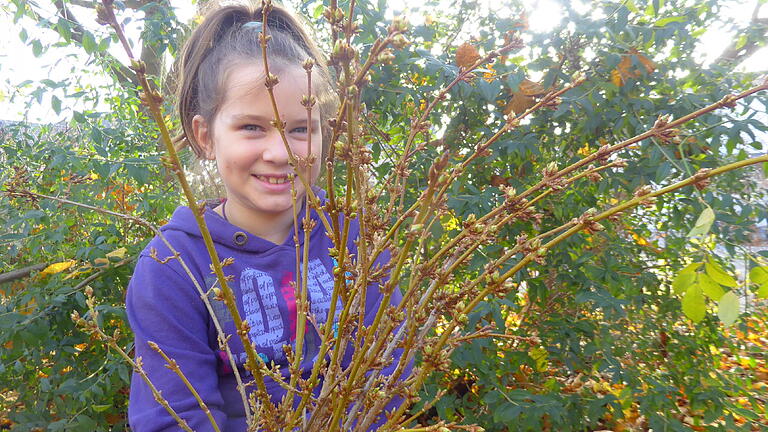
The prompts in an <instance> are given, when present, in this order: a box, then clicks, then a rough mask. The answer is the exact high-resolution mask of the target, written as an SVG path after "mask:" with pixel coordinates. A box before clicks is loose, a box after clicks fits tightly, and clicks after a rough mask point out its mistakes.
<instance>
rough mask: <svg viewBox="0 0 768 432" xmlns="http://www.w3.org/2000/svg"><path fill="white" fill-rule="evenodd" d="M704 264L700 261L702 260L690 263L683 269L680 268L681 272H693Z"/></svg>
mask: <svg viewBox="0 0 768 432" xmlns="http://www.w3.org/2000/svg"><path fill="white" fill-rule="evenodd" d="M703 264H704V263H700V262H695V263H690V264H688V265H687V266H685V267H684V268H683V269H682V270H680V273H693V272H695V271H696V270H698V269H699V267H701V266H702V265H703Z"/></svg>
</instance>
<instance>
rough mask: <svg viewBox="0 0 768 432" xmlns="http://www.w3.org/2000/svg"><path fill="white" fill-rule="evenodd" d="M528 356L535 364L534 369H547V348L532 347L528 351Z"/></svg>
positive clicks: (540, 370) (541, 370)
mask: <svg viewBox="0 0 768 432" xmlns="http://www.w3.org/2000/svg"><path fill="white" fill-rule="evenodd" d="M528 356H530V357H531V359H532V360H533V361H534V363H535V364H536V370H537V371H539V372H543V371H545V370H547V364H548V362H547V357H548V356H547V350H546V349H544V348H541V347H536V348H533V349H532V350H530V351H528Z"/></svg>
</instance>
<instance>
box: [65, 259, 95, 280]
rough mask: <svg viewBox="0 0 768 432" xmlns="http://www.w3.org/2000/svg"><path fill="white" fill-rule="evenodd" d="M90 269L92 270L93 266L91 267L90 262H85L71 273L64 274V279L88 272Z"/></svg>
mask: <svg viewBox="0 0 768 432" xmlns="http://www.w3.org/2000/svg"><path fill="white" fill-rule="evenodd" d="M91 270H93V267H91V264H90V263H85V265H83V266H81V267H80V268H78V269H77V270H75V271H73V272H72V273H70V274H68V275H66V276H64V280H67V279H72V278H76V277H78V276H80V275H81V274H83V273H88V272H90V271H91Z"/></svg>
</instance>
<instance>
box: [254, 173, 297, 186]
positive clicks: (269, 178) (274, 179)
mask: <svg viewBox="0 0 768 432" xmlns="http://www.w3.org/2000/svg"><path fill="white" fill-rule="evenodd" d="M251 175H252V176H253V177H255V178H256V179H258V180H260V181H262V182H264V183H269V184H270V185H282V184H286V183H288V182H290V181H291V176H289V175H281V174H266V175H264V174H251Z"/></svg>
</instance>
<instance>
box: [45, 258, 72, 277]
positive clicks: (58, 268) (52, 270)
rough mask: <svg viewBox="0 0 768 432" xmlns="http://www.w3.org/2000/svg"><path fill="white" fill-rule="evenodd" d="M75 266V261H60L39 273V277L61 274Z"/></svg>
mask: <svg viewBox="0 0 768 432" xmlns="http://www.w3.org/2000/svg"><path fill="white" fill-rule="evenodd" d="M74 264H75V260H68V261H62V262H58V263H55V264H51V265H49V266H48V267H46V268H45V269H44V270H43V271H41V272H40V274H41V275H52V274H56V273H61V272H63V271H64V270H66V269H68V268H70V267H72V266H73V265H74Z"/></svg>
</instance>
